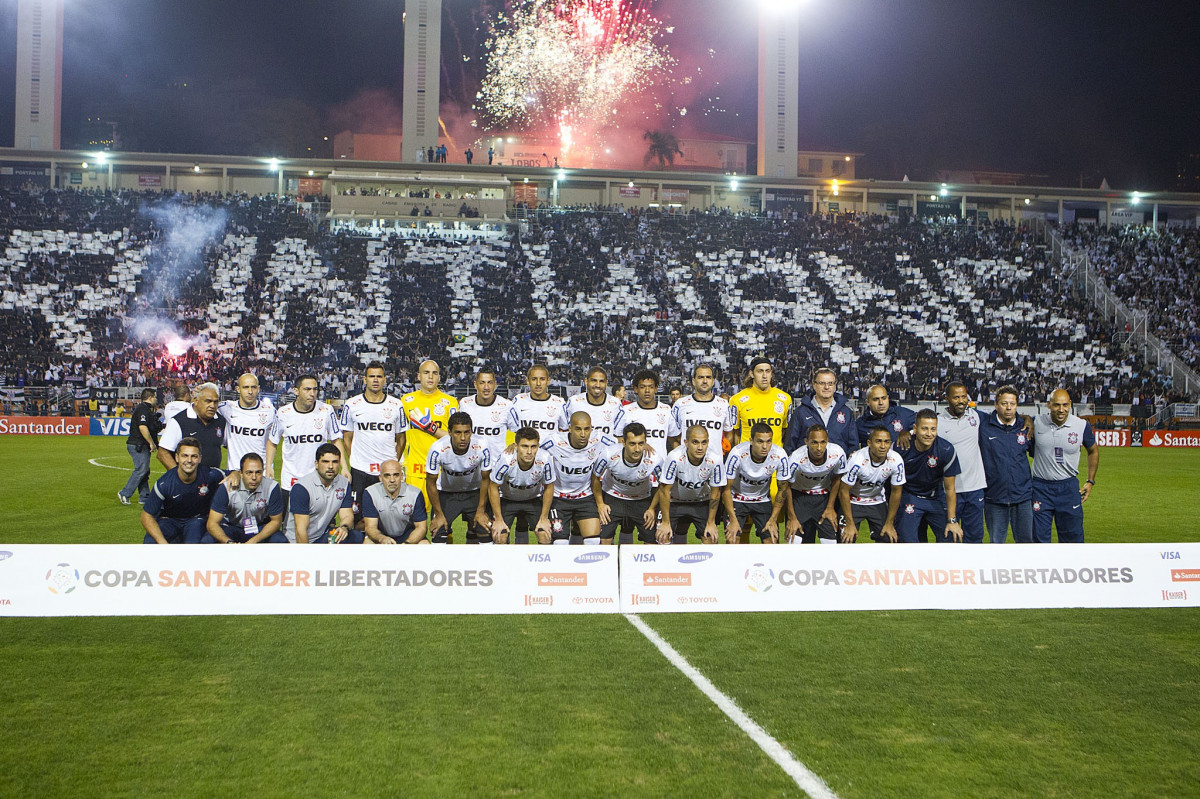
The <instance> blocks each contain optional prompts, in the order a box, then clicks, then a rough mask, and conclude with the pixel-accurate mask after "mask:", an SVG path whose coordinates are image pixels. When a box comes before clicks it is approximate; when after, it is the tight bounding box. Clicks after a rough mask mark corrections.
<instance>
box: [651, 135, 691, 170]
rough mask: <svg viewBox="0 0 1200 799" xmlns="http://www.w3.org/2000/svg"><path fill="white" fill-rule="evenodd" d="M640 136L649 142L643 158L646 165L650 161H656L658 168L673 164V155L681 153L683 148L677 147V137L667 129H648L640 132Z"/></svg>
mask: <svg viewBox="0 0 1200 799" xmlns="http://www.w3.org/2000/svg"><path fill="white" fill-rule="evenodd" d="M642 138H643V139H645V140H646V141H648V142H650V146H649V147H647V148H646V157H645V159H644V160H643V163H644V164H645V165H646V166H649V165H650V163H651V162H652V161H658V168H659V169H663V168H664V167H669V166H674V165H675V156H676V155H677V154H678V155H683V150H680V149H679V139H678V138H677V137H676V136H675V134H674V133H671V132H670V131H669V130H666V131H664V130H648V131H646V132H645V133H643V134H642Z"/></svg>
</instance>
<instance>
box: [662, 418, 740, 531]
mask: <svg viewBox="0 0 1200 799" xmlns="http://www.w3.org/2000/svg"><path fill="white" fill-rule="evenodd" d="M658 482H659V487H658V509H659V510H660V511H662V514H663V519H664V523H662V524H659V526H658V542H659V543H660V544H667V543H671V544H686V543H687V536H688V530H690V529H693V528H694V529H695V531H696V537H697V538H698V539H700V541H701V542H702V543H705V544H715V543H717V541H718V538H717V534H718V531H717V508H718V506H719V504H720V501H721V489H722V488H723V487H724V486H725V469H724V468H722V465H721V461H720V459H719V458H717V457H716V456H714V455H712V454H710V453H709V451H708V430H706V429H705V428H704V427H702V426H700V425H693V426H692V427H689V428H688V429H687V435H686V436H685V438H684V442H683V444H682V445H680V446H678V447H676V448H675V449H674V450H672V451H671V454H669V455H668V456H667V458H666V461H665V462H664V464H663V468H662V476H660V477H659V478H658Z"/></svg>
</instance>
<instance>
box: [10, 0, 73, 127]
mask: <svg viewBox="0 0 1200 799" xmlns="http://www.w3.org/2000/svg"><path fill="white" fill-rule="evenodd" d="M62 40H63V0H18V2H17V87H16V89H17V91H16V98H17V103H16V105H17V108H16V111H17V114H16V121H15V124H14V126H13V147H15V148H17V149H18V150H58V149H61V147H62Z"/></svg>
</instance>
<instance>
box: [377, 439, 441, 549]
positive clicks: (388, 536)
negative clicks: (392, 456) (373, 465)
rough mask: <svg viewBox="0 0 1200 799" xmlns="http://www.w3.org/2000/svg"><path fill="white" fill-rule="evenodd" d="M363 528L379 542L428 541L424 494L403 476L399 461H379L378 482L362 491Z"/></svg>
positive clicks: (414, 542)
mask: <svg viewBox="0 0 1200 799" xmlns="http://www.w3.org/2000/svg"><path fill="white" fill-rule="evenodd" d="M362 517H363V532H364V533H366V535H367V538H370V539H371V540H372V541H374V542H375V543H376V544H428V543H429V539H428V538H427V537H426V536H425V530H426V528H427V527H428V521H427V519H428V517H427V516H426V514H425V497H423V496H421V492H420V491H418V490H417V489H415V488H413V487H412V486H411V485H409V484H408V481H407V480H405V479H404V467H403V466H401V465H400V461H397V460H387V461H384V462H383V463H381V464H380V465H379V482H378V483H375V484H374V485H371V486H368V487H367V488H366V490H365V491H363V495H362Z"/></svg>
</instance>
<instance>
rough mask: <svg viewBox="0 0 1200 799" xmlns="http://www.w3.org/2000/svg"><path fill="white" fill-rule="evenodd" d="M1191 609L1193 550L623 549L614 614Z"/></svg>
mask: <svg viewBox="0 0 1200 799" xmlns="http://www.w3.org/2000/svg"><path fill="white" fill-rule="evenodd" d="M1196 605H1200V544H1026V545H1017V544H1009V545H1006V546H993V545H990V544H981V545H978V546H969V545H958V546H955V545H940V546H939V545H937V544H893V545H871V546H854V545H850V546H841V545H833V546H830V545H826V546H821V545H815V546H787V545H784V546H713V547H674V546H664V547H623V548H622V551H621V610H622V611H623V612H625V613H652V612H674V611H763V610H905V609H912V610H916V609H983V608H1076V607H1089V608H1117V607H1120V608H1128V607H1147V608H1149V607H1169V606H1179V607H1182V606H1196Z"/></svg>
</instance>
